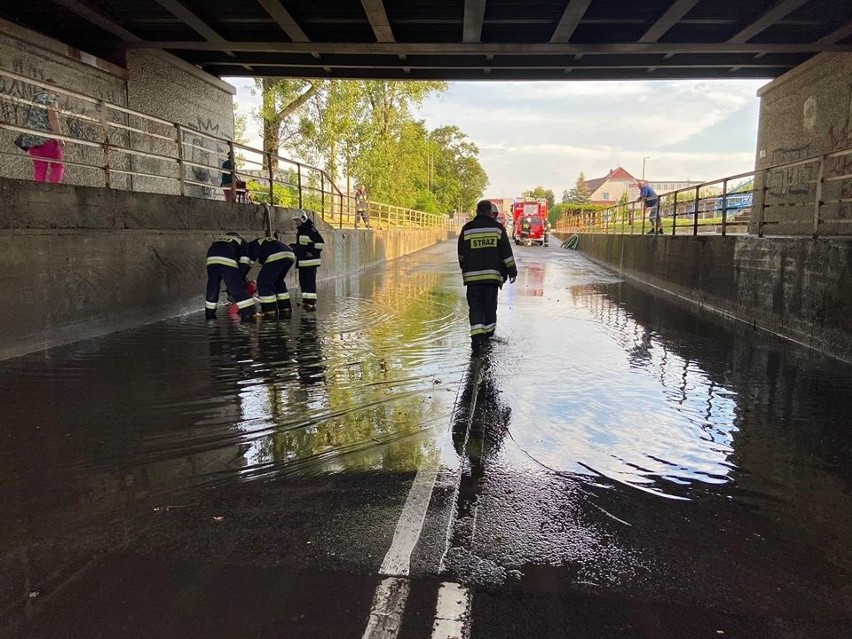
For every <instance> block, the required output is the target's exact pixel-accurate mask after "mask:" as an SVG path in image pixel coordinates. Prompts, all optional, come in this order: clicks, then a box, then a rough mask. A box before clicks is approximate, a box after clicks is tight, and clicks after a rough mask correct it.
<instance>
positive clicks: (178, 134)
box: [175, 123, 186, 195]
mask: <svg viewBox="0 0 852 639" xmlns="http://www.w3.org/2000/svg"><path fill="white" fill-rule="evenodd" d="M175 143H176V144H177V162H178V184H179V185H180V194H181V195H186V178H185V177H184V174H183V173H184V171H183V127H181V125H180V124H178V123H175Z"/></svg>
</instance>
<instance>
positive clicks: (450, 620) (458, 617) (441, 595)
mask: <svg viewBox="0 0 852 639" xmlns="http://www.w3.org/2000/svg"><path fill="white" fill-rule="evenodd" d="M470 603H471V600H470V591H469V590H468V589H467V588H465V587H464V586H460V585H459V584H456V583H452V582H444V583H442V584H441V587H440V589H439V590H438V604H437V606H436V607H435V623H434V624H433V625H432V639H467V637H468V628H467V622H468V620H469V619H470Z"/></svg>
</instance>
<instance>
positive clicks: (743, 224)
mask: <svg viewBox="0 0 852 639" xmlns="http://www.w3.org/2000/svg"><path fill="white" fill-rule="evenodd" d="M747 178H751V183H750V186H749V183H748V182H743V181H745V180H746V179H747ZM738 182H743V183H742V184H740V185H739V186H737V187H736V188H737V190H736V191H734V192H732V191H731V190H730V186H731V185H732V184H737V183H738ZM747 186H748V187H749V188H747V189H745V190H741V189H743V188H744V187H747ZM682 196H685V197H682ZM659 198H660V206H661V214H662V220H663V226H664V228H665V233H666V234H669V235H672V236H679V235H693V236H694V235H699V234H701V233H704V232H713V233H716V232H718V233H721V235H727V234H728V233H731V232H735V233H739V234H746V235H755V236H758V237H763V236H764V234H765V232H766V229H767V227H772V228H773V229H777V233H776V234H779V235H782V234H783V235H808V236H811V237H813V238H817V237H821V236H835V235H848V234H849V233H850V230H852V227H849V226H847V225H848V224H852V147H848V148H843V149H835V150H832V151H830V152H828V153H822V154H815V155H812V156H809V157H806V158H800V159H797V160H792V161H789V162H782V163H779V164H773V165H771V166H767V167H764V168H761V169H755V170H753V171H745V172H743V173H737V174H735V175H729V176H727V177H723V178H718V179H715V180H709V181H707V182H702V183H701V184H698V185H692V186H689V187H685V188H682V189H677V190H674V191H669V192H667V193H661V194H659ZM637 209H640V210H641V219H640V218H639V217H638V216H637ZM809 210H810V211H809ZM647 214H648V210H647V207H646V206H645V205H644V204H643V202H642V200H641V199H636V200H632V201H630V202H621V203H618V204H614V205H613V206H609V207H604V208H601V209H599V210H584V211H577V212H576V213H571V212H570V211H567V212H566V214H565V215H564V216H563V217H562V219H560V220H558V221H557V223H556V231H557V232H560V233H605V234H609V233H615V234H619V235H632V234H634V233H639V234H643V235H644V234H645V232H646V231H645V229H646V228H650V226H649V220H648V215H647ZM751 214H754V217H752V215H751ZM732 218H733V219H732ZM708 228H709V229H710V230H709V231H707V230H706V229H708Z"/></svg>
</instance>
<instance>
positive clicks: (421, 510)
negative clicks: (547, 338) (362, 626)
mask: <svg viewBox="0 0 852 639" xmlns="http://www.w3.org/2000/svg"><path fill="white" fill-rule="evenodd" d="M475 377H476V382H475V383H476V386H477V388H478V386H479V381H480V379H481V366H480V368H479V369H477V370H476V373H475ZM475 397H476V393H474V400H473V402H472V406H471V409H470V412H471V415H472V414H473V408H474V406H475V404H476V400H475ZM469 429H470V423H469V422H468V430H469ZM466 437H467V435H465V438H466ZM438 472H439V471H438V470H436V469H434V468H430V469H425V468H420V469H418V470H417V475H415V477H414V481H413V482H412V484H411V489H410V490H409V491H408V497H406V499H405V504H404V505H403V507H402V513H401V514H400V516H399V521H398V522H397V524H396V529H395V530H394V533H393V540H392V541H391V546H390V548H389V549H388V551H387V553H386V554H385V558H384V560H383V561H382V565H381V567H380V568H379V574H381V575H386V576H387V577H386V579H384V580H382V582H381V583H380V584H379V586H378V588H377V589H376V594H375V595H374V596H373V606H372V608H371V609H370V620H369V622H368V623H367V629H366V630H365V631H364V634H363V635H362V639H396V637H397V636H398V635H399V630H400V628H401V626H402V614H403V612H404V611H405V604H406V602H407V601H408V594H409V589H410V585H409V582H408V579H407V577H408V575H409V573H410V571H411V553H412V552H413V551H414V547H415V546H416V545H417V541H418V540H419V539H420V534H421V533H422V532H423V524H424V523H425V521H426V513H427V511H428V510H429V503H430V502H431V501H432V492H433V490H434V488H435V482H436V480H437V478H438ZM460 480H461V471H459V473H458V475H457V477H456V480H455V482H454V484H455V486H454V491H453V492H454V497H453V504H454V507H455V503H456V502H457V500H458V491H459V482H460ZM453 519H454V516H451V517H450V523H449V524H448V530H447V543H446V544H445V548H444V554H443V556H442V558H441V570H443V564H444V559H443V557H444V556H446V553H447V550H448V549H449V537H450V535H449V531H450V529H451V526H452V521H453ZM444 585H447V586H453V587H454V588H455V589H456V590H453V588H449V589H446V590H445V589H444V587H443V586H444ZM444 585H442V588H441V591H439V593H438V606H439V608H438V610H437V611H436V620H435V626H434V627H433V637H441V638H442V639H463V637H464V635H463V634H462V633H463V632H465V631H466V628H465V624H464V620H465V619H466V618H467V611H468V610H469V608H470V595H469V593H468V591H467V589H465V588H462V587H461V586H458V585H457V584H444ZM444 591H445V594H444V595H443V597H444V599H446V598H447V597H449V598H450V600H452V601H453V602H455V603H453V604H452V606H451V605H450V603H445V604H443V605H444V607H446V606H450V607H448V608H446V609H447V610H449V612H448V613H444V612H442V607H441V606H442V604H441V601H442V595H441V592H444ZM462 591H463V593H464V594H463V596H462V595H461V594H460V593H461V592H462ZM460 605H461V606H462V613H460V614H456V612H455V611H456V609H457V608H458V606H460ZM443 614H446V615H448V616H446V617H441V616H440V615H443ZM436 632H437V633H438V634H434V633H436ZM441 633H446V634H441Z"/></svg>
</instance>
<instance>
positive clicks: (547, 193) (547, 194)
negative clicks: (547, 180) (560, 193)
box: [521, 186, 556, 209]
mask: <svg viewBox="0 0 852 639" xmlns="http://www.w3.org/2000/svg"><path fill="white" fill-rule="evenodd" d="M521 195H523V196H524V197H534V198H540V197H543V198H544V199H546V200H547V205H548V209H553V205H554V204H555V202H556V195H554V193H553V189H545V188H544V187H543V186H537V187H535V188H534V189H531V190H529V191H524V192H523V193H522V194H521Z"/></svg>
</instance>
